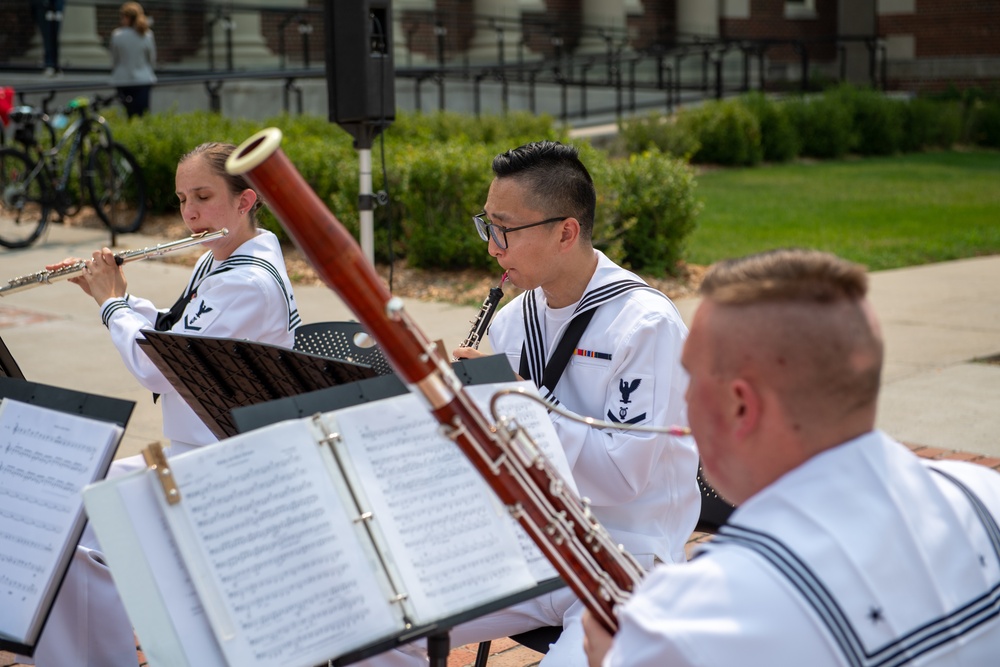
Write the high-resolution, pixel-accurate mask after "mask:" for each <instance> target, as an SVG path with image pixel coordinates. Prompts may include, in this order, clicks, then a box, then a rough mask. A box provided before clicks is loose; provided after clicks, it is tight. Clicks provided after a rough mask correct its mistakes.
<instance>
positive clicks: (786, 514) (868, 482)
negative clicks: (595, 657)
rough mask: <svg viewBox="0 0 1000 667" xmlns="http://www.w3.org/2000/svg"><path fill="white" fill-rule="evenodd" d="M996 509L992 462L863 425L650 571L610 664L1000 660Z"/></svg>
mask: <svg viewBox="0 0 1000 667" xmlns="http://www.w3.org/2000/svg"><path fill="white" fill-rule="evenodd" d="M963 486H964V487H965V488H966V489H968V490H969V491H971V493H967V492H966V491H965V490H963V488H962V487H963ZM996 517H1000V475H998V474H997V473H996V472H995V471H992V470H990V469H988V468H985V467H983V466H978V465H975V464H971V463H962V462H957V461H927V460H925V459H921V458H919V457H917V456H916V455H914V454H913V453H912V452H910V451H909V450H908V449H907V448H906V447H905V446H904V445H901V444H899V443H897V442H895V441H894V440H892V439H891V438H889V437H888V436H886V435H885V434H884V433H881V432H879V431H873V432H870V433H868V434H865V435H864V436H861V437H860V438H856V439H854V440H852V441H850V442H847V443H844V444H842V445H839V446H837V447H835V448H833V449H831V450H827V451H825V452H823V453H821V454H819V455H818V456H815V457H813V458H812V459H810V460H809V461H807V462H806V463H804V464H803V465H801V466H799V467H798V468H796V469H795V470H792V471H791V472H788V473H786V474H785V475H784V476H782V477H781V478H780V479H778V480H777V481H776V482H774V483H773V484H771V485H770V486H769V487H767V488H766V489H764V490H762V491H760V492H759V493H757V494H756V495H754V496H753V497H752V498H750V499H749V500H747V501H746V502H745V503H744V504H743V505H742V506H741V507H740V508H739V509H737V510H736V512H735V513H734V514H733V515H732V516H731V517H730V519H729V522H728V523H727V525H726V526H723V527H722V529H721V530H720V532H719V534H718V535H717V536H716V537H715V539H713V540H712V541H711V542H708V543H706V544H705V546H704V548H703V549H702V550H701V551H700V552H699V554H698V555H697V556H696V557H695V558H694V559H693V560H692V561H691V562H690V563H687V564H684V565H676V566H674V565H666V566H663V567H660V568H657V569H656V570H654V572H652V573H651V574H650V576H649V577H648V578H647V579H646V580H645V581H644V582H643V584H642V585H641V586H640V588H639V589H638V590H637V591H636V593H635V594H634V596H633V597H632V599H631V600H630V601H629V602H628V603H627V604H626V605H625V606H624V608H623V610H622V611H621V612H620V614H619V624H620V625H619V630H618V634H617V636H616V639H615V643H614V645H613V647H612V649H611V651H610V652H609V653H608V655H607V656H606V658H605V660H604V663H603V664H604V667H618V666H620V665H621V666H624V665H628V666H629V667H653V666H655V667H660V666H661V665H674V666H679V665H699V666H709V667H710V666H712V665H720V666H721V665H727V666H728V665H735V664H752V663H756V664H762V665H765V664H766V665H768V666H769V667H785V666H787V667H801V666H802V665H809V666H810V667H827V666H831V667H832V666H834V665H837V666H842V665H850V666H852V667H875V666H876V665H877V666H880V667H895V666H897V665H904V664H905V665H920V666H924V665H984V666H985V665H995V664H1000V617H998V614H1000V529H998V527H997V524H996V519H995V518H996ZM748 660H750V661H751V662H748Z"/></svg>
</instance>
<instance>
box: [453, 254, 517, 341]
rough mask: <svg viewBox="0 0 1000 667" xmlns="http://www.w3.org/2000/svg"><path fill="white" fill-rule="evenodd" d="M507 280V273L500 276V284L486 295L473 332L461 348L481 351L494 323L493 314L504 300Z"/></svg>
mask: <svg viewBox="0 0 1000 667" xmlns="http://www.w3.org/2000/svg"><path fill="white" fill-rule="evenodd" d="M506 280H507V272H506V271H505V272H504V274H503V275H502V276H500V284H499V285H497V286H496V287H491V288H490V293H489V294H488V295H486V299H485V300H484V301H483V305H482V306H481V307H480V308H479V314H478V315H476V319H474V320H473V321H472V331H470V332H469V336H468V337H467V338H466V339H465V340H464V341H462V344H461V345H460V346H459V347H471V348H472V349H473V350H478V349H479V344H480V343H481V342H483V338H485V337H486V332H488V331H489V330H490V322H492V321H493V314H494V313H495V312H496V310H497V305H498V304H499V303H500V299H502V298H503V284H504V281H506Z"/></svg>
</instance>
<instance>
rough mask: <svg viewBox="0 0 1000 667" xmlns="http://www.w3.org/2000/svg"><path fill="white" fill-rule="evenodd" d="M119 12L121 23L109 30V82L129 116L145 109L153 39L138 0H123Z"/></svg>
mask: <svg viewBox="0 0 1000 667" xmlns="http://www.w3.org/2000/svg"><path fill="white" fill-rule="evenodd" d="M120 14H121V21H122V25H121V27H120V28H115V31H114V32H112V33H111V84H112V85H114V86H115V87H117V88H118V98H119V99H120V100H121V102H122V104H123V105H125V111H126V112H127V113H128V117H129V118H132V117H133V116H141V115H143V114H144V113H146V112H147V111H149V96H150V90H151V89H152V87H153V84H154V83H156V72H154V71H153V68H154V67H156V40H155V39H153V31H152V30H150V28H149V18H148V17H147V16H146V13H145V12H144V11H143V10H142V5H140V4H139V3H138V2H126V3H125V4H123V5H122V6H121V10H120Z"/></svg>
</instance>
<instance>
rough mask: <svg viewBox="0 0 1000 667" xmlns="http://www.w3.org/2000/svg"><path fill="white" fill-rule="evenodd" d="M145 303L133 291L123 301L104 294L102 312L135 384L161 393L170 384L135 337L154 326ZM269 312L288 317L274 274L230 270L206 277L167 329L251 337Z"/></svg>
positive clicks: (153, 311) (150, 313)
mask: <svg viewBox="0 0 1000 667" xmlns="http://www.w3.org/2000/svg"><path fill="white" fill-rule="evenodd" d="M133 303H135V304H136V307H135V308H133V307H132V304H133ZM150 306H151V304H149V302H148V301H145V300H139V299H137V298H136V297H134V296H133V297H130V298H129V301H128V302H126V301H125V299H109V300H108V301H106V302H105V303H104V304H102V305H101V317H102V320H103V321H104V323H105V325H106V326H107V327H108V330H109V331H110V332H111V340H112V342H113V343H114V345H115V347H116V348H117V349H118V353H119V355H120V356H121V358H122V361H123V362H124V363H125V366H126V368H128V370H129V372H130V373H132V375H134V376H135V377H136V379H137V380H138V381H139V384H141V385H142V386H143V387H145V388H146V389H148V390H150V391H152V392H156V393H165V392H167V391H169V390H170V389H171V388H172V387H171V385H170V382H169V381H168V380H167V379H166V378H165V377H164V376H163V374H162V373H160V371H159V369H157V368H156V366H155V365H154V364H153V362H152V361H150V360H149V357H147V356H146V354H145V352H143V350H142V349H141V348H140V347H139V344H138V343H137V340H139V339H140V337H141V331H142V330H143V329H153V320H154V319H155V312H156V311H155V309H151V307H150ZM144 315H145V316H144ZM149 315H152V318H150V317H149ZM271 317H280V318H283V319H284V318H287V307H286V305H285V301H284V297H283V295H282V294H280V290H279V289H278V287H277V284H276V283H275V282H274V280H273V279H271V278H270V277H267V276H264V275H262V274H258V273H256V272H251V271H229V272H226V273H221V274H217V275H213V276H209V277H208V278H206V279H205V281H204V282H203V283H202V284H201V286H200V287H199V289H198V291H197V296H196V297H195V298H194V299H192V300H191V302H190V303H189V304H188V305H187V308H185V310H184V314H183V315H182V316H181V318H180V320H179V321H178V322H177V323H176V324H175V325H174V327H173V328H172V329H171V331H173V332H175V333H182V334H187V335H200V336H212V337H217V338H241V339H242V338H247V337H251V334H252V333H253V332H256V331H258V330H259V329H260V328H261V327H260V324H259V323H260V321H261V320H264V319H266V318H271Z"/></svg>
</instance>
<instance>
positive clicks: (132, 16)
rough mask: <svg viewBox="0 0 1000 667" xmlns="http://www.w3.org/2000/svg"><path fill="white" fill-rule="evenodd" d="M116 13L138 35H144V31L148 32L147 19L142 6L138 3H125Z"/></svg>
mask: <svg viewBox="0 0 1000 667" xmlns="http://www.w3.org/2000/svg"><path fill="white" fill-rule="evenodd" d="M118 13H119V14H121V16H122V18H124V19H125V20H126V21H127V22H128V24H129V26H131V27H132V28H133V29H135V31H136V32H137V33H139V34H140V35H145V34H146V31H147V30H149V19H148V18H147V17H146V12H144V11H143V10H142V5H140V4H139V3H138V2H126V3H125V4H124V5H122V6H121V9H120V10H118Z"/></svg>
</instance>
